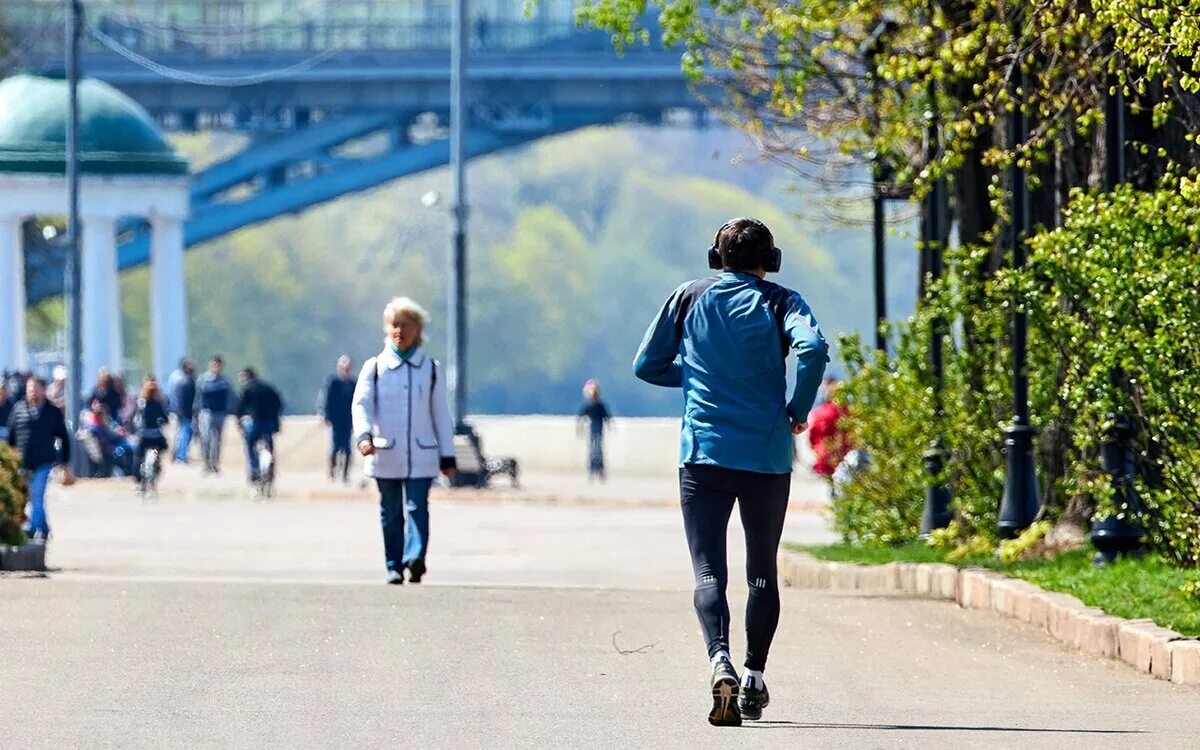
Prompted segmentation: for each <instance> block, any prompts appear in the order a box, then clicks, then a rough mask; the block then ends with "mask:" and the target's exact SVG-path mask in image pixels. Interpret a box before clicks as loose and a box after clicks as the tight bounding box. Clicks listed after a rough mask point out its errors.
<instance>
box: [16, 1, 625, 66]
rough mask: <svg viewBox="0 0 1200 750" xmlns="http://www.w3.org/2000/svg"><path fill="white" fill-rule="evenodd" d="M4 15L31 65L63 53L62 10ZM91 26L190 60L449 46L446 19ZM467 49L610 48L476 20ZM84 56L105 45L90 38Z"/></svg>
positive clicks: (33, 7)
mask: <svg viewBox="0 0 1200 750" xmlns="http://www.w3.org/2000/svg"><path fill="white" fill-rule="evenodd" d="M5 6H6V7H5V8H4V10H3V12H4V13H5V14H7V17H8V23H9V25H10V26H12V27H13V30H14V31H15V32H16V33H15V37H16V40H17V43H18V46H19V49H20V52H21V53H22V55H23V56H24V57H25V58H26V59H27V60H30V61H33V62H40V61H53V60H60V59H61V57H62V54H63V51H64V49H63V48H64V36H63V26H62V23H63V22H62V16H61V13H56V12H50V11H51V8H52V6H49V5H47V4H46V3H44V2H36V1H35V0H6V2H5ZM88 21H89V23H90V24H91V25H92V26H94V27H95V28H97V29H98V30H99V31H101V32H102V33H103V34H105V35H107V36H109V37H111V38H112V39H114V40H116V41H117V42H119V43H120V44H121V45H122V46H124V47H128V48H129V49H131V50H133V51H135V52H137V53H139V54H143V55H146V56H151V57H153V56H163V55H171V56H174V55H182V56H186V57H188V58H190V59H200V60H204V59H213V60H221V59H229V58H233V57H239V56H241V55H245V54H254V53H312V54H319V53H322V52H327V51H330V50H345V51H350V52H374V51H378V52H399V51H444V50H448V49H449V48H450V33H451V29H450V23H449V20H442V19H437V20H416V21H411V20H402V19H395V20H393V19H381V20H378V21H376V20H369V19H344V20H343V19H337V18H325V19H316V20H314V19H304V18H300V19H297V20H285V21H276V22H272V23H267V24H261V25H244V26H236V25H231V26H228V27H219V26H213V25H207V24H197V23H183V22H154V23H148V22H147V23H141V22H139V23H137V24H134V23H130V22H128V21H127V20H126V19H125V17H124V16H120V15H106V14H105V13H104V12H103V7H101V8H98V9H96V10H95V11H93V12H92V14H91V16H90V17H89V18H88ZM469 34H470V38H471V47H472V49H474V50H486V51H521V50H533V49H540V48H545V47H555V46H560V45H561V46H562V47H563V48H564V49H570V50H572V51H585V50H587V51H592V50H597V51H598V50H604V49H608V50H611V43H610V41H609V39H608V37H607V35H605V34H603V33H601V32H597V31H591V30H585V29H580V28H579V27H578V26H577V25H576V24H575V23H574V22H573V21H571V20H563V19H556V20H547V19H537V18H531V19H526V18H514V19H496V20H493V19H489V18H487V17H482V16H481V17H476V18H475V19H473V20H472V21H471V28H470V30H469ZM85 49H86V50H87V51H88V52H92V53H98V52H102V51H103V50H104V47H103V46H102V45H101V44H99V43H98V42H97V41H95V40H94V39H88V40H87V41H86V42H85Z"/></svg>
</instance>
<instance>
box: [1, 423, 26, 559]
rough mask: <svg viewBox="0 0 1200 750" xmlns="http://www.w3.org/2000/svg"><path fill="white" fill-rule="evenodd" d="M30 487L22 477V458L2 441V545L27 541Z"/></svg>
mask: <svg viewBox="0 0 1200 750" xmlns="http://www.w3.org/2000/svg"><path fill="white" fill-rule="evenodd" d="M28 494H29V487H28V485H26V483H25V478H24V477H23V476H22V475H21V457H20V455H19V454H18V453H17V452H16V450H14V449H13V448H12V447H11V446H10V445H9V444H8V443H6V442H4V441H0V544H20V543H21V542H23V541H24V540H25V535H24V534H23V533H22V532H21V526H22V524H23V523H24V520H25V500H26V498H27V497H28Z"/></svg>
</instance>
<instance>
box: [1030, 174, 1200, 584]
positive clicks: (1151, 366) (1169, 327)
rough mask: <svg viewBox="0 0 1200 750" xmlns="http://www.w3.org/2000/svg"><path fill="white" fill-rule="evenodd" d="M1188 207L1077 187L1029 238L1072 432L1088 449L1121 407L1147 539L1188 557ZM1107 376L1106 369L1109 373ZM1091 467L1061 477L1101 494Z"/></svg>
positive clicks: (1193, 490) (1196, 391)
mask: <svg viewBox="0 0 1200 750" xmlns="http://www.w3.org/2000/svg"><path fill="white" fill-rule="evenodd" d="M1198 243H1200V206H1198V205H1197V204H1196V202H1195V201H1193V200H1191V199H1189V198H1188V197H1186V196H1184V195H1182V194H1180V193H1179V192H1177V191H1175V190H1159V191H1157V192H1142V191H1137V190H1134V189H1132V188H1129V187H1122V188H1121V189H1119V190H1117V191H1115V192H1113V193H1098V194H1097V193H1083V192H1078V193H1076V194H1075V195H1074V196H1073V197H1072V201H1071V204H1070V207H1069V209H1068V211H1067V213H1066V215H1065V221H1064V225H1063V227H1062V228H1061V229H1058V230H1056V231H1053V232H1050V233H1048V234H1044V235H1042V236H1040V237H1036V238H1035V239H1034V240H1033V242H1032V243H1031V247H1032V253H1031V255H1030V267H1029V270H1030V279H1029V283H1030V285H1031V286H1032V285H1036V288H1039V289H1040V290H1041V293H1040V294H1038V295H1037V296H1036V297H1035V298H1034V307H1035V308H1036V311H1037V319H1038V323H1039V325H1040V326H1041V328H1042V329H1043V331H1044V332H1045V335H1046V336H1047V337H1048V338H1049V339H1050V340H1051V342H1052V344H1053V346H1054V347H1055V348H1056V349H1057V350H1058V351H1060V352H1061V354H1062V357H1061V360H1062V362H1063V366H1064V368H1065V373H1064V378H1063V384H1062V394H1063V397H1064V399H1065V401H1066V402H1067V404H1068V405H1069V407H1070V409H1071V410H1072V411H1073V412H1074V419H1073V425H1072V432H1073V435H1074V438H1075V440H1076V442H1078V443H1079V445H1080V447H1081V449H1082V450H1083V451H1084V452H1085V454H1090V455H1095V454H1096V453H1098V451H1099V446H1100V443H1101V442H1102V441H1103V439H1104V437H1105V434H1106V432H1107V431H1108V429H1109V427H1110V426H1111V425H1112V415H1113V414H1116V413H1121V412H1125V413H1132V415H1133V416H1134V417H1135V421H1136V423H1137V424H1138V425H1139V426H1140V427H1141V429H1140V431H1139V432H1138V434H1137V435H1136V438H1135V447H1136V449H1137V452H1138V453H1139V454H1140V455H1141V456H1142V457H1143V459H1142V466H1141V469H1142V470H1141V472H1140V478H1139V482H1138V491H1139V493H1140V495H1141V497H1142V499H1143V501H1144V504H1145V507H1146V512H1145V514H1144V517H1143V521H1144V523H1145V525H1146V528H1147V531H1148V533H1149V535H1150V540H1151V542H1152V543H1153V545H1154V547H1156V548H1157V549H1158V550H1159V551H1161V552H1162V553H1163V554H1164V555H1166V556H1167V557H1169V558H1170V559H1172V560H1174V561H1175V562H1177V563H1184V564H1188V565H1191V566H1195V565H1197V564H1200V302H1198V293H1200V253H1198V252H1197V246H1198ZM1113 373H1116V374H1117V376H1116V377H1114V376H1113ZM1095 468H1096V466H1095V465H1089V464H1085V463H1076V464H1075V465H1074V466H1073V467H1072V469H1073V471H1072V472H1071V475H1070V477H1069V478H1070V479H1071V480H1072V481H1073V482H1074V483H1075V485H1076V486H1077V487H1079V488H1081V489H1083V490H1087V491H1090V492H1092V493H1094V494H1096V495H1097V499H1098V500H1099V502H1100V505H1101V511H1102V512H1104V513H1125V512H1127V510H1128V509H1126V508H1114V507H1112V506H1111V503H1110V500H1111V492H1109V491H1108V488H1107V487H1106V486H1105V484H1104V483H1103V482H1097V481H1095V471H1094V470H1095Z"/></svg>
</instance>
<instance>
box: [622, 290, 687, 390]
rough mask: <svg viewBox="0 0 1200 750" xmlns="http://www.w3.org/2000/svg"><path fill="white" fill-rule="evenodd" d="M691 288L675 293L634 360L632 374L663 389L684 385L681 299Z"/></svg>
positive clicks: (668, 300) (647, 330)
mask: <svg viewBox="0 0 1200 750" xmlns="http://www.w3.org/2000/svg"><path fill="white" fill-rule="evenodd" d="M689 285H690V282H689V283H688V284H684V285H683V286H681V287H679V288H678V289H676V290H675V292H674V294H672V295H671V296H670V297H669V298H668V299H667V301H666V303H665V304H664V305H663V306H662V309H661V310H659V311H658V315H657V316H656V317H655V318H654V320H653V322H651V323H650V327H649V328H647V329H646V335H645V337H644V338H643V339H642V345H641V347H639V348H638V353H637V356H636V357H634V360H633V374H634V375H636V376H637V377H638V378H639V379H641V380H644V381H646V382H647V383H650V384H651V385H660V386H663V387H664V388H681V387H682V386H683V366H682V365H680V364H679V362H678V361H677V360H678V358H679V325H678V321H677V317H678V314H679V298H680V297H681V296H682V294H683V291H684V290H685V289H687V287H688V286H689Z"/></svg>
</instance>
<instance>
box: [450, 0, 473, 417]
mask: <svg viewBox="0 0 1200 750" xmlns="http://www.w3.org/2000/svg"><path fill="white" fill-rule="evenodd" d="M466 15H467V0H454V3H453V4H452V6H451V17H450V25H451V35H450V172H451V174H452V175H453V181H454V185H453V193H454V197H453V205H451V207H450V212H451V214H452V215H453V220H454V229H453V231H452V235H451V244H450V290H449V291H450V294H449V300H448V301H449V305H448V308H449V311H450V316H449V317H450V325H449V326H448V331H449V342H448V344H449V346H448V347H447V349H448V351H447V352H446V354H447V356H451V357H453V358H454V360H453V365H452V367H451V369H450V384H451V386H452V388H453V390H454V398H453V402H454V431H455V433H457V434H460V435H461V434H469V433H470V428H469V427H468V426H467V422H466V417H467V382H468V381H467V202H466V190H467V184H466V163H465V160H464V158H463V157H464V150H465V143H464V140H465V137H466V118H467V111H466V92H465V90H464V83H465V77H466V67H467V42H468V39H467V29H468V27H467V19H466Z"/></svg>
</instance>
